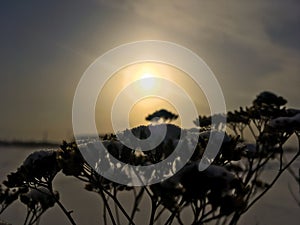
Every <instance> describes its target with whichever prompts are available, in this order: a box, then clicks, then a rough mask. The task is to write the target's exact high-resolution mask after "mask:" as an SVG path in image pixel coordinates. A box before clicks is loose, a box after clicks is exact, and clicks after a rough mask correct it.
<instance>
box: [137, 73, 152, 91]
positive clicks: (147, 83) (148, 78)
mask: <svg viewBox="0 0 300 225" xmlns="http://www.w3.org/2000/svg"><path fill="white" fill-rule="evenodd" d="M139 82H140V85H141V88H142V89H143V90H151V89H153V88H154V87H155V76H154V75H153V74H151V73H143V74H142V76H141V77H140V80H139Z"/></svg>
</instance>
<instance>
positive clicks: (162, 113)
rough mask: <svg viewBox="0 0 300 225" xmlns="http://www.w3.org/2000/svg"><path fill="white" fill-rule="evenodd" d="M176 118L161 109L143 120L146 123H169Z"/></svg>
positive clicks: (176, 116)
mask: <svg viewBox="0 0 300 225" xmlns="http://www.w3.org/2000/svg"><path fill="white" fill-rule="evenodd" d="M177 118H178V115H176V114H174V113H172V112H170V111H168V110H165V109H161V110H158V111H155V112H154V113H152V114H150V115H148V116H147V117H146V118H145V119H146V120H147V121H151V122H158V121H159V120H161V119H162V120H163V121H164V122H167V121H169V122H171V121H173V120H176V119H177Z"/></svg>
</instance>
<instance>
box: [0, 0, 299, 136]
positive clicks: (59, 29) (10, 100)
mask: <svg viewBox="0 0 300 225" xmlns="http://www.w3.org/2000/svg"><path fill="white" fill-rule="evenodd" d="M0 32H1V33H0V59H1V60H0V65H1V66H0V73H1V77H0V104H1V111H0V116H1V117H0V118H1V119H0V139H1V138H10V139H11V138H20V139H28V138H32V139H40V138H42V137H43V136H44V135H46V134H47V136H48V138H49V139H59V140H60V139H63V138H66V137H68V136H70V135H71V131H72V124H71V114H72V100H73V95H74V92H75V88H76V86H77V83H78V81H79V79H80V78H81V76H82V74H83V73H84V71H85V70H86V68H87V67H88V66H89V65H90V64H91V63H92V62H93V61H94V60H95V59H96V58H98V57H99V56H100V55H102V54H103V53H105V52H106V51H108V50H109V49H111V48H113V47H116V46H118V45H120V44H124V43H127V42H132V41H138V40H145V39H159V40H164V41H171V42H175V43H178V44H181V45H183V46H185V47H188V48H190V49H191V50H193V51H194V52H196V53H197V54H198V55H199V56H200V57H202V58H203V59H204V60H205V61H206V63H207V64H208V65H209V67H210V68H211V69H212V71H213V72H214V73H215V75H216V77H217V79H218V80H219V83H220V85H221V87H222V89H223V92H224V96H225V100H226V104H227V107H228V109H234V108H236V107H238V106H240V105H249V104H250V103H251V101H252V100H253V98H254V97H255V96H256V95H257V94H258V93H259V92H260V91H263V90H270V91H274V92H275V93H278V94H280V95H282V96H284V97H285V98H287V99H288V101H289V106H292V107H300V103H299V100H298V95H299V84H300V76H299V75H300V41H299V40H300V1H298V0H285V1H282V0H267V1H262V0H253V1H247V0H245V1H242V0H227V1H206V0H203V1H201V0H185V1H182V0H172V1H170V0H169V1H154V0H149V1H142V0H135V1H130V0H115V1H114V0H111V1H101V0H51V1H50V0H49V1H40V0H36V1H33V0H27V1H14V0H4V1H1V7H0Z"/></svg>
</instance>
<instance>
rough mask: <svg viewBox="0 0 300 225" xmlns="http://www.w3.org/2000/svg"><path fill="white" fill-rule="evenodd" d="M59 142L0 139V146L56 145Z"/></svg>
mask: <svg viewBox="0 0 300 225" xmlns="http://www.w3.org/2000/svg"><path fill="white" fill-rule="evenodd" d="M59 145H60V143H57V142H48V141H21V140H12V141H7V140H0V146H19V147H51V148H53V147H58V146H59Z"/></svg>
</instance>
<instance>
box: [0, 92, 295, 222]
mask: <svg viewBox="0 0 300 225" xmlns="http://www.w3.org/2000/svg"><path fill="white" fill-rule="evenodd" d="M285 104H286V100H285V99H283V98H282V97H279V96H277V95H275V94H273V93H270V92H263V93H261V94H260V95H258V96H257V98H256V99H255V100H254V101H253V103H252V105H251V106H250V107H245V108H240V109H239V110H235V111H233V112H228V114H227V125H228V126H227V127H228V130H227V132H226V133H224V131H222V129H221V128H224V126H225V124H211V119H212V117H211V116H199V118H197V119H196V120H195V121H194V122H195V124H197V125H198V126H201V127H200V129H199V130H198V129H191V130H184V129H181V128H180V127H178V126H175V125H172V124H167V125H166V127H167V134H166V136H165V137H164V139H163V141H162V142H161V143H160V144H159V145H158V146H157V147H156V148H155V149H153V150H150V151H145V152H142V151H141V150H140V149H139V146H135V147H134V148H133V149H130V148H128V147H127V146H125V145H123V144H122V143H121V142H120V141H119V140H118V139H117V138H116V136H115V135H105V136H104V137H103V140H102V143H103V145H104V146H105V147H106V148H107V150H108V152H109V153H105V154H104V155H101V157H99V156H95V157H94V158H95V165H97V166H96V167H95V169H93V167H91V165H89V164H88V163H87V162H86V161H85V160H84V158H83V157H82V155H81V154H80V151H79V148H78V146H77V144H76V143H75V142H74V143H66V142H63V144H62V145H61V147H60V149H58V150H51V151H38V152H34V153H32V154H31V155H29V156H28V157H27V159H26V160H25V161H24V163H23V165H22V166H21V167H20V168H18V170H17V172H15V173H11V174H10V175H8V177H7V180H6V181H4V182H3V184H4V185H5V187H1V186H0V187H1V189H0V203H1V212H2V211H4V210H5V209H6V208H7V207H8V206H9V205H10V204H11V203H12V202H13V201H15V200H17V199H18V198H20V200H21V202H23V203H24V204H25V205H26V206H27V209H28V210H27V217H26V221H25V224H33V223H35V222H37V221H38V220H39V218H40V216H41V215H42V214H43V213H44V212H45V211H46V210H47V209H48V208H50V207H53V206H54V204H55V203H56V204H58V205H59V207H60V208H61V209H62V210H63V212H64V213H65V214H66V216H67V217H68V219H69V221H70V223H71V224H76V223H75V221H74V220H73V218H72V216H71V211H67V210H66V209H65V207H64V206H63V205H62V203H61V202H60V201H59V195H58V192H56V191H54V190H53V187H52V181H53V179H54V177H55V176H56V174H57V173H58V172H62V173H63V174H65V175H66V176H73V177H75V178H77V179H78V180H80V181H82V182H84V183H85V189H86V190H87V191H91V192H95V193H97V194H98V195H99V197H100V198H101V199H102V202H103V206H104V207H103V221H102V223H103V224H108V222H109V220H110V222H111V223H112V224H123V223H124V222H123V221H121V217H120V216H121V215H122V218H125V219H126V220H127V223H128V224H129V225H130V224H136V221H135V216H136V214H137V213H138V211H139V207H140V202H141V200H142V199H143V198H145V196H148V197H149V199H150V204H151V210H150V219H149V221H148V224H155V223H156V222H157V221H158V220H159V219H160V218H163V216H162V215H165V216H167V219H166V221H165V223H164V224H166V225H167V224H172V223H173V222H174V221H177V223H179V224H186V221H183V219H182V218H181V214H182V211H183V209H187V210H190V213H191V215H192V216H193V221H192V224H193V225H196V224H205V223H207V222H211V223H215V224H228V225H234V224H237V223H238V221H239V219H240V217H241V216H242V215H243V214H244V213H246V212H247V211H248V210H249V209H250V208H251V207H252V206H253V205H254V204H255V203H256V202H257V201H258V200H259V199H260V198H261V197H262V196H263V195H264V194H265V193H266V192H267V191H268V190H270V189H271V188H272V186H273V185H274V184H275V182H276V181H277V180H278V178H279V177H280V176H281V174H282V173H283V172H284V171H285V170H287V169H289V168H290V165H291V164H292V163H293V162H294V161H295V160H296V158H297V157H298V156H299V154H300V151H299V149H300V146H299V147H298V151H297V152H296V153H295V155H294V156H293V157H292V158H291V159H290V160H287V159H286V158H285V154H286V153H285V151H284V144H285V143H286V141H287V140H288V139H289V138H290V137H291V135H293V134H296V136H297V138H298V141H299V145H300V125H299V124H300V111H299V110H295V109H293V110H292V109H286V108H285ZM166 112H167V111H165V110H160V111H157V112H155V113H153V114H151V115H149V116H148V117H147V118H146V119H147V120H150V121H151V120H153V119H154V118H163V119H164V121H166V120H172V119H176V118H177V117H178V116H177V115H174V114H172V113H171V114H169V113H166ZM213 116H222V117H224V116H225V115H213ZM151 126H153V125H151ZM156 126H157V127H156V128H157V129H159V128H160V127H159V126H165V125H164V124H158V125H156ZM246 129H249V131H250V134H252V138H253V140H254V141H253V142H247V141H246V137H245V135H244V134H245V131H246ZM131 131H132V133H133V134H134V135H135V136H136V137H138V138H140V139H145V138H147V137H148V136H149V135H150V126H140V127H137V128H134V129H132V130H125V131H123V132H120V135H121V136H122V135H123V136H122V137H125V138H126V134H127V133H128V132H131ZM193 132H198V134H199V137H198V138H197V140H190V139H189V138H188V137H189V135H187V134H190V133H193ZM222 132H223V133H222ZM221 134H224V139H223V140H222V145H221V148H220V151H219V153H218V154H217V156H216V158H215V159H214V161H213V162H211V165H210V166H209V167H208V168H207V169H206V170H204V171H199V162H200V160H201V159H202V158H203V154H204V151H205V148H206V146H207V143H208V140H209V138H210V136H211V135H212V136H213V137H214V138H218V137H221V136H222V135H221ZM179 142H182V143H181V144H183V146H186V148H187V147H188V145H190V144H191V143H192V142H195V143H196V147H195V151H194V153H193V155H192V157H191V159H190V161H189V162H188V163H187V164H186V165H185V166H184V167H183V168H182V169H181V170H179V171H178V172H177V173H176V174H175V175H173V176H172V177H170V178H169V179H167V180H164V181H162V182H160V183H156V184H153V185H147V186H143V187H131V186H126V185H122V184H118V183H115V182H112V181H110V180H108V179H106V178H104V177H103V176H101V175H99V174H98V173H97V172H96V171H95V170H98V171H107V170H113V171H117V170H121V169H122V168H118V167H113V166H112V164H111V157H114V158H116V159H118V160H120V161H122V162H124V163H127V164H131V165H136V166H137V165H139V166H147V165H149V164H154V163H157V162H160V161H162V160H164V159H166V158H167V157H168V156H169V155H170V154H171V153H172V152H173V150H174V149H175V147H176V146H177V145H178V143H179ZM81 144H85V145H89V144H91V141H90V140H88V139H84V140H82V141H81ZM89 154H95V153H94V152H92V151H91V152H90V153H89ZM207 160H209V159H207ZM274 161H278V163H277V166H278V170H277V171H278V172H277V173H276V175H275V176H274V178H273V179H272V180H271V181H266V180H265V179H263V177H262V174H263V171H264V168H265V167H266V166H267V165H268V163H270V162H274ZM177 163H178V162H174V163H173V164H172V168H171V169H170V170H168V171H164V170H162V169H156V170H155V171H153V173H152V174H151V176H152V177H153V178H155V177H158V176H159V177H162V176H165V175H167V174H174V171H173V167H174V168H176V167H177V166H178V165H177ZM179 163H180V162H179ZM92 166H94V165H92ZM145 176H147V174H145ZM124 179H127V180H128V183H130V181H131V177H130V176H129V175H128V177H124ZM120 192H128V193H132V195H133V197H134V201H133V202H132V211H131V212H128V211H126V210H125V208H124V205H123V204H124V203H122V201H120V199H119V196H118V194H119V193H120ZM112 203H113V204H112ZM127 204H128V202H127ZM102 223H101V222H99V224H102Z"/></svg>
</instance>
